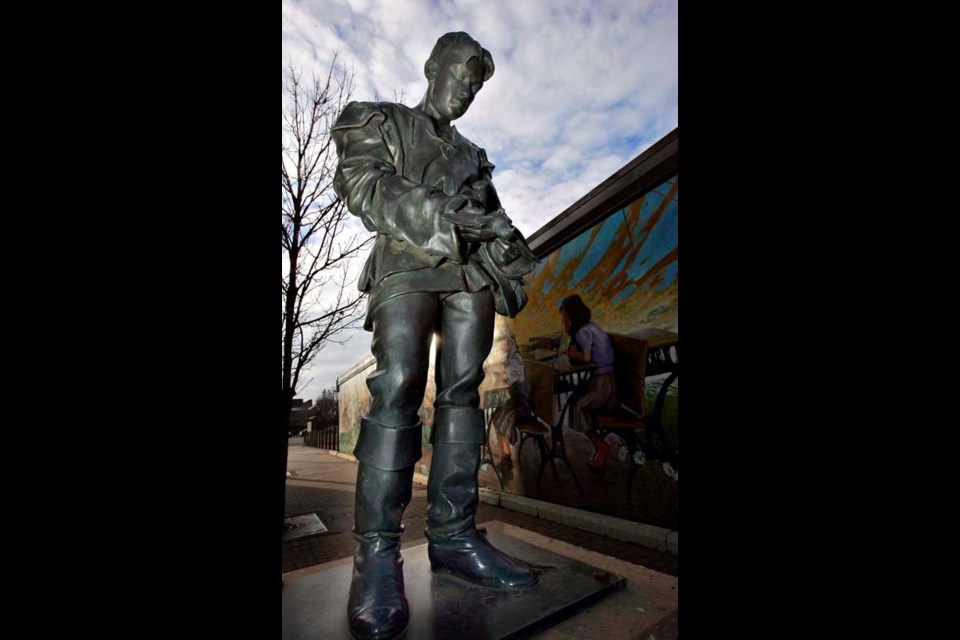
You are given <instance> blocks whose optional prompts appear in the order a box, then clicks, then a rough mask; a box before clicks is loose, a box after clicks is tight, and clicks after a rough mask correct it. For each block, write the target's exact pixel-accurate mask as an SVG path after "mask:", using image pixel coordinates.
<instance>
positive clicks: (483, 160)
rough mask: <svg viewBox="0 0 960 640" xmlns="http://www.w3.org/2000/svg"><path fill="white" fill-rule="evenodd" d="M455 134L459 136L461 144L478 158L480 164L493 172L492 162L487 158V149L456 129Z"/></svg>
mask: <svg viewBox="0 0 960 640" xmlns="http://www.w3.org/2000/svg"><path fill="white" fill-rule="evenodd" d="M457 136H458V137H459V138H460V142H461V144H463V145H464V146H465V147H466V148H467V149H469V150H470V151H471V152H472V153H473V154H474V155H476V156H477V157H479V158H480V164H481V165H483V167H484V168H485V169H486V170H487V171H489V172H490V173H493V169H494V164H493V163H492V162H490V160H489V159H488V158H487V151H486V149H484V148H483V147H481V146H480V145H478V144H477V143H475V142H473V141H472V140H470V139H469V138H468V137H466V136H465V135H463V134H462V133H460V131H459V130H458V131H457Z"/></svg>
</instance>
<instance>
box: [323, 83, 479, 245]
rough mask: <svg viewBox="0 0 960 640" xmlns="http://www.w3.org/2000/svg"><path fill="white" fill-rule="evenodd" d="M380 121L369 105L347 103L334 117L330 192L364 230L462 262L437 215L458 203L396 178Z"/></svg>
mask: <svg viewBox="0 0 960 640" xmlns="http://www.w3.org/2000/svg"><path fill="white" fill-rule="evenodd" d="M385 121H386V116H385V115H384V113H383V111H382V110H381V109H380V108H379V107H377V106H376V105H374V104H371V103H364V102H351V103H350V104H348V105H347V107H346V108H345V109H344V110H343V113H342V114H340V117H339V118H338V119H337V122H336V124H334V126H333V127H332V128H331V135H332V136H333V142H334V144H335V145H336V147H337V154H338V157H339V160H340V162H339V165H338V166H337V171H336V174H335V176H334V180H333V188H334V191H335V192H336V194H337V196H339V197H340V198H341V199H342V200H343V201H344V202H345V203H346V205H347V209H348V210H349V211H350V213H352V214H354V215H356V216H359V217H360V219H361V220H363V224H364V225H365V226H366V227H367V229H369V230H370V231H377V232H378V233H382V234H386V235H388V236H392V237H394V238H396V239H398V240H403V241H404V242H409V243H410V244H412V245H414V246H416V247H419V248H420V249H422V250H423V251H425V252H427V253H430V254H433V255H438V256H443V257H447V258H450V259H452V260H456V261H457V262H460V261H462V253H461V241H460V238H459V237H458V234H457V230H456V226H455V225H454V224H453V223H451V222H450V221H448V220H446V219H444V218H443V217H442V216H441V215H440V214H441V213H443V212H444V211H445V210H448V209H449V208H450V207H453V206H456V205H457V204H459V202H458V201H454V200H453V199H452V198H450V197H448V196H447V195H446V194H444V193H443V191H441V190H440V189H437V188H434V187H430V186H427V185H423V184H417V183H415V182H413V181H411V180H407V179H406V178H403V177H401V176H398V175H397V170H396V167H395V166H394V164H393V156H392V154H391V153H390V150H389V148H388V147H387V145H386V142H385V141H384V139H383V134H382V133H381V130H380V127H381V125H383V124H384V122H385ZM456 197H457V196H454V198H456ZM461 200H462V198H461Z"/></svg>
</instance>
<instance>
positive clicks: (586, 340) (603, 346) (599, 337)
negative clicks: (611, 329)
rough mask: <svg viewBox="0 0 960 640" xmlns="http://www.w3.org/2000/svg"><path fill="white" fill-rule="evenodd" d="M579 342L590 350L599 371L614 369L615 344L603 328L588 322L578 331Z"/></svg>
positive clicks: (607, 371) (582, 346) (606, 371)
mask: <svg viewBox="0 0 960 640" xmlns="http://www.w3.org/2000/svg"><path fill="white" fill-rule="evenodd" d="M577 344H579V345H580V347H581V348H583V349H584V350H587V349H589V350H590V360H591V361H592V362H593V363H594V364H596V365H597V373H610V372H611V371H613V344H611V342H610V336H608V335H607V334H606V333H604V331H603V329H601V328H600V327H598V326H597V325H595V324H594V323H592V322H588V323H587V324H585V325H583V326H582V327H580V330H579V331H577Z"/></svg>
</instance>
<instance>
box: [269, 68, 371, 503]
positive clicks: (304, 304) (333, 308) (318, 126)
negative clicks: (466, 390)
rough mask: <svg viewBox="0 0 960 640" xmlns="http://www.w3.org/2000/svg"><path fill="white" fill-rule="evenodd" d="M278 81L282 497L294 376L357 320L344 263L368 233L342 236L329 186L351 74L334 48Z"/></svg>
mask: <svg viewBox="0 0 960 640" xmlns="http://www.w3.org/2000/svg"><path fill="white" fill-rule="evenodd" d="M284 88H285V93H284V105H283V158H282V160H283V162H282V166H281V194H282V198H281V208H282V213H283V215H282V222H283V225H282V244H283V257H284V268H283V274H282V279H281V290H282V293H283V322H282V327H283V387H282V400H281V412H280V413H281V423H282V424H281V427H282V428H281V432H282V433H283V471H284V473H283V478H284V484H283V489H284V502H285V492H286V470H287V432H288V430H289V427H290V411H291V408H292V405H293V398H294V396H295V395H296V393H297V391H298V385H299V384H300V382H301V380H300V376H301V374H302V372H303V370H304V368H305V367H307V366H308V365H309V364H310V363H311V362H312V361H313V359H314V358H315V357H316V356H317V354H318V353H319V352H320V351H321V350H322V349H323V347H324V345H326V344H328V343H329V342H338V343H342V342H343V341H344V340H345V336H343V335H341V334H342V333H343V331H344V330H346V329H349V328H351V327H354V326H355V325H357V324H358V323H359V322H360V321H361V320H362V312H363V304H362V303H363V296H362V294H360V293H359V292H358V291H356V289H355V288H354V287H353V286H351V285H352V284H353V283H352V282H350V281H348V277H347V267H348V263H349V261H350V259H351V258H353V257H355V256H356V255H357V254H358V253H359V252H360V251H361V250H362V249H363V248H364V247H366V246H367V244H369V243H370V242H371V241H372V239H373V236H372V235H371V234H363V235H356V234H354V235H351V236H349V237H346V238H344V237H343V235H342V232H343V230H344V227H345V224H346V222H347V220H348V218H349V213H348V211H347V209H346V206H345V205H344V203H343V202H341V201H340V199H339V198H337V197H336V194H335V193H334V192H333V176H334V172H335V171H336V168H337V156H336V149H335V147H334V145H333V141H332V139H331V137H330V127H331V126H332V125H333V123H334V122H335V121H336V118H337V116H339V115H340V112H341V111H343V108H344V107H345V106H346V104H347V102H349V100H350V95H351V92H352V90H353V74H352V73H348V72H347V71H346V70H345V69H344V68H343V67H342V65H338V61H337V56H334V59H333V61H332V62H331V64H330V68H329V69H328V70H327V73H326V75H325V76H318V75H316V74H313V75H312V76H311V78H310V80H309V81H306V82H305V81H304V80H303V78H302V73H301V72H300V71H299V70H298V69H296V68H294V66H293V65H292V64H290V65H289V67H288V69H287V71H286V73H285V78H284ZM282 516H283V514H282V513H281V519H282Z"/></svg>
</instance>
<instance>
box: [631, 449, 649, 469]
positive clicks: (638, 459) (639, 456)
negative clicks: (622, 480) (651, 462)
mask: <svg viewBox="0 0 960 640" xmlns="http://www.w3.org/2000/svg"><path fill="white" fill-rule="evenodd" d="M646 461H647V456H645V455H643V451H640V450H639V449H637V450H636V451H634V452H633V464H635V465H637V466H638V467H639V466H641V465H643V463H644V462H646Z"/></svg>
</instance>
